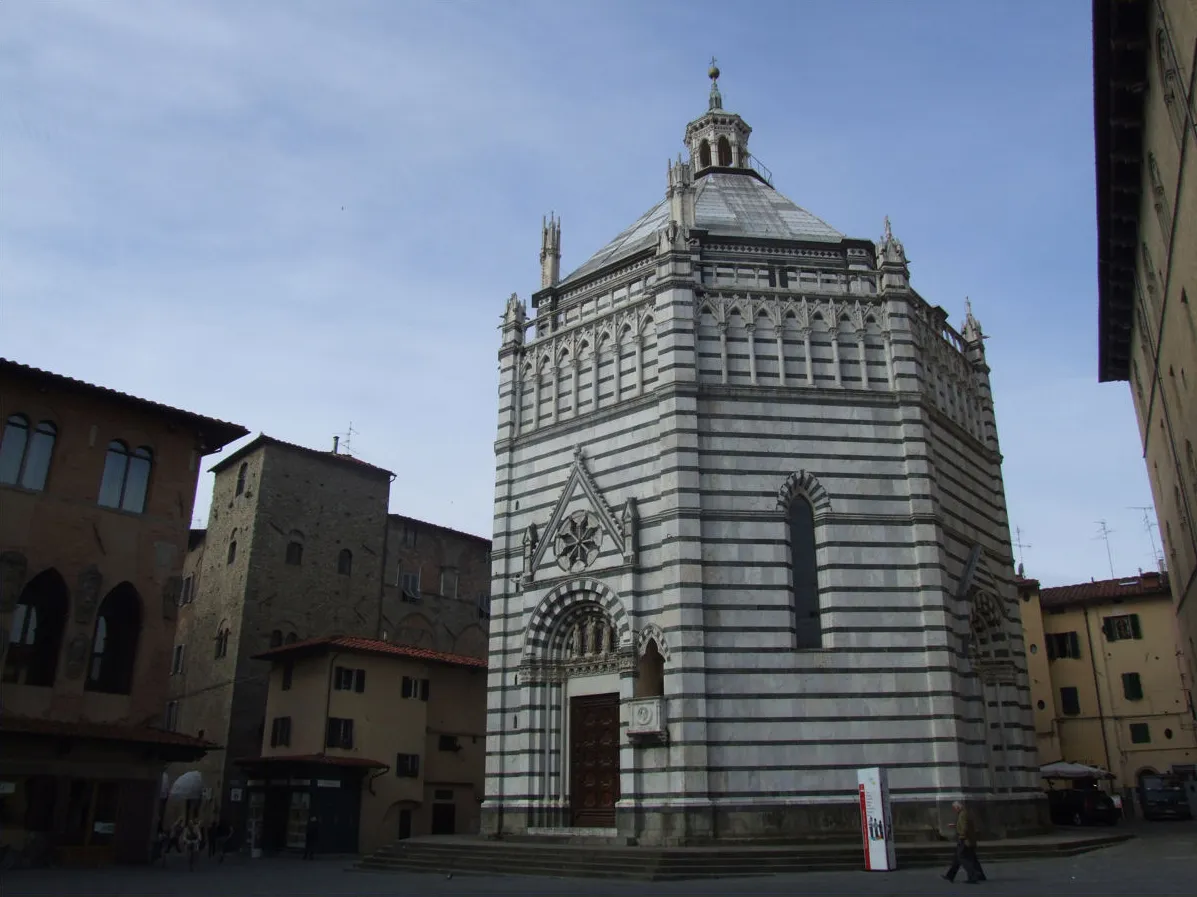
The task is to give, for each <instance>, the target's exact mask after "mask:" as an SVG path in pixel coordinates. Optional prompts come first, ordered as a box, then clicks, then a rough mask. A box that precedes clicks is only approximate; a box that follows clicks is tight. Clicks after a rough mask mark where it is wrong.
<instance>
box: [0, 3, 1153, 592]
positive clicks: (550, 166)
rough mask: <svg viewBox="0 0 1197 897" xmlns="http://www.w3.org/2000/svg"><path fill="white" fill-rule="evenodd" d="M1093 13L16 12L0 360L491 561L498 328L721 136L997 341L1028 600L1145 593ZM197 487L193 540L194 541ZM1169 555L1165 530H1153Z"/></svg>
mask: <svg viewBox="0 0 1197 897" xmlns="http://www.w3.org/2000/svg"><path fill="white" fill-rule="evenodd" d="M1089 15H1090V4H1089V3H1088V2H1084V0H1068V2H1063V0H1061V2H1053V3H1044V2H1042V0H1003V2H989V3H986V2H980V0H977V2H968V3H960V2H956V0H926V2H919V0H904V2H902V3H891V2H882V0H834V2H832V0H824V2H816V0H801V2H795V0H790V2H766V0H753V2H745V3H741V4H728V3H727V2H726V0H724V2H700V0H687V2H665V0H654V2H611V0H605V2H583V0H571V2H568V3H563V2H538V0H490V2H420V3H410V2H402V3H401V2H397V0H396V2H385V0H373V2H367V0H337V2H325V0H278V2H273V0H255V2H253V3H244V2H240V0H205V2H199V0H169V2H165V0H158V2H153V0H95V2H89V0H54V2H43V0H11V2H6V3H4V4H3V5H2V6H0V95H3V96H4V97H5V102H4V103H3V104H0V319H2V326H0V354H3V355H4V356H6V357H10V358H15V359H17V360H20V361H23V362H26V363H28V364H33V365H36V366H39V367H44V368H48V369H50V370H54V371H58V372H61V373H65V374H69V375H71V376H75V377H79V378H82V379H85V380H89V381H92V382H98V383H103V384H105V385H109V386H112V387H115V388H117V389H122V390H126V391H128V392H132V393H135V394H138V395H142V396H145V397H148V398H152V399H156V400H159V401H163V402H168V403H170V404H174V405H179V406H182V407H186V408H189V409H192V410H196V411H200V412H203V413H207V414H212V415H215V416H218V417H222V418H225V419H228V420H234V421H237V422H238V423H243V424H245V425H246V426H247V427H249V428H250V429H251V430H253V431H255V432H257V431H265V432H267V433H269V434H271V435H273V436H276V437H279V438H282V439H288V440H292V441H295V442H299V443H303V444H306V445H312V446H316V447H323V446H329V447H331V444H332V437H333V435H334V434H336V433H342V434H343V433H345V432H346V431H347V429H348V427H349V424H350V422H352V424H353V429H354V431H355V433H354V436H353V440H352V449H353V452H354V453H355V454H357V455H358V456H360V457H362V458H364V459H366V460H369V461H372V462H374V463H377V464H380V465H382V466H384V467H388V468H390V469H392V470H395V471H397V472H398V473H399V477H398V479H397V480H396V482H395V484H394V486H393V489H392V493H391V507H392V509H393V510H395V511H398V512H402V513H404V514H411V515H414V516H417V517H422V518H425V519H428V520H432V521H436V522H438V523H441V524H444V525H447V526H453V527H457V528H461V529H465V530H469V531H473V532H477V533H483V534H485V533H488V532H489V530H490V525H491V524H490V521H491V500H492V495H493V477H494V463H493V448H492V446H493V440H494V436H495V425H496V411H495V406H496V398H495V392H496V385H497V361H496V351H497V347H498V333H497V331H496V327H497V325H498V320H499V315H500V313H501V311H502V308H503V304H504V301H505V299H506V297H507V296H508V295H510V293H511V292H513V291H515V292H518V293H519V294H520V295H521V296H524V297H527V296H528V295H529V294H530V293H531V291H532V290H534V289H535V288H537V287H538V286H539V264H538V261H537V254H538V251H539V228H540V221H541V216H542V215H543V214H545V213H547V212H549V211H550V210H555V211H556V212H557V213H558V214H559V215H561V217H562V219H563V229H562V230H563V232H562V242H563V246H564V258H563V260H562V265H563V268H565V269H566V270H568V269H571V268H572V267H574V266H576V265H577V264H580V263H581V262H582V261H584V260H585V259H586V257H587V256H589V254H590V253H591V252H593V251H594V250H596V249H598V248H599V247H600V246H601V245H603V244H604V243H605V242H606V241H607V240H608V239H610V238H611V237H613V236H614V235H615V234H616V233H618V232H619V231H620V230H622V229H623V228H624V227H625V226H626V225H627V224H629V223H631V222H632V221H633V220H634V219H635V218H637V217H638V216H639V215H640V214H642V213H643V212H644V211H645V210H647V209H648V208H649V207H650V206H652V205H653V204H654V203H655V202H656V201H657V200H658V199H660V198H661V197H662V196H663V195H664V189H665V164H666V160H667V159H668V158H669V157H671V156H673V155H675V154H676V153H678V152H679V151H681V149H682V145H681V138H682V133H683V129H684V127H685V125H686V122H687V121H689V120H690V119H692V118H694V117H695V116H697V115H698V114H700V113H701V112H702V111H703V109H704V108H705V104H706V94H707V87H708V82H707V80H706V67H707V62H708V60H709V58H710V56H711V55H712V54H714V55H716V56H718V58H719V65H720V67H721V68H722V70H723V78H722V79H721V82H720V85H721V88H722V90H723V96H724V104H725V107H726V108H728V109H730V110H733V111H736V112H739V113H740V114H741V115H743V116H744V118H745V119H746V120H747V121H748V122H749V124H750V125H752V127H753V129H754V131H753V135H752V141H751V145H752V149H753V152H754V154H755V155H756V156H758V157H759V158H760V159H761V160H762V161H763V162H764V163H765V164H766V165H768V166H769V167H770V168H771V169H772V171H773V175H774V183H775V186H776V187H777V188H778V189H779V190H780V191H781V192H782V193H784V194H786V195H787V196H789V197H790V198H791V199H793V200H794V201H795V202H797V203H798V204H799V205H801V206H803V207H805V208H807V209H809V210H810V211H812V212H814V213H815V214H816V215H819V216H820V217H822V218H823V219H825V220H826V221H827V222H828V223H830V224H831V225H832V226H833V227H835V228H837V229H839V230H841V231H844V232H846V233H849V234H852V235H854V236H860V237H870V238H876V237H877V236H878V235H879V234H880V233H881V229H882V219H883V217H884V216H885V215H887V214H888V215H889V216H890V217H891V219H892V221H893V226H894V230H895V233H896V235H897V236H898V237H899V238H900V239H902V240H903V241H904V243H905V245H906V250H907V254H908V255H909V256H910V258H911V264H912V279H913V283H914V286H915V287H916V289H918V290H919V291H920V293H921V294H922V295H923V296H924V297H925V298H927V299H928V300H929V301H931V302H933V303H936V304H939V305H942V306H944V307H945V308H946V309H948V310H949V312H950V313H951V315H952V319H953V321H955V322H956V323H957V325H959V323H960V321H961V319H962V317H963V313H964V298H965V296H970V297H971V298H972V301H973V307H974V310H975V313H976V314H977V316H978V317H979V318H980V320H981V322H982V324H983V326H984V328H985V330H986V332H987V333H988V334H989V335H990V339H989V342H988V344H987V350H988V353H989V360H990V364H991V366H992V368H993V380H994V392H995V401H996V406H997V414H998V425H999V434H1000V438H1001V441H1002V450H1003V452H1004V454H1005V459H1006V462H1005V476H1006V489H1007V497H1008V501H1009V506H1010V516H1011V520H1012V523H1013V525H1015V526H1017V527H1019V528H1020V529H1021V530H1022V538H1023V541H1025V542H1027V543H1030V544H1031V546H1032V547H1031V548H1029V549H1027V550H1026V551H1025V553H1024V557H1025V560H1026V564H1027V572H1028V574H1030V575H1037V576H1039V577H1040V578H1041V580H1042V581H1043V582H1044V583H1045V584H1062V583H1067V582H1075V581H1081V580H1088V579H1090V578H1091V577H1096V578H1099V579H1100V578H1104V577H1106V576H1108V575H1109V564H1108V562H1107V558H1106V546H1105V543H1104V542H1103V541H1102V540H1100V539H1098V538H1096V534H1097V525H1096V521H1098V520H1100V519H1105V520H1106V521H1107V522H1108V525H1109V526H1110V528H1111V529H1112V530H1113V535H1112V536H1111V550H1112V553H1113V558H1114V565H1115V573H1116V574H1117V575H1120V576H1121V575H1125V574H1129V573H1134V572H1135V571H1136V570H1137V569H1138V568H1139V567H1143V568H1151V567H1153V561H1152V550H1151V544H1150V541H1149V537H1148V534H1147V532H1146V530H1145V529H1144V526H1143V519H1142V513H1141V512H1140V511H1135V510H1131V508H1133V507H1135V506H1142V505H1148V504H1150V503H1151V493H1150V487H1149V485H1148V483H1147V477H1146V472H1145V470H1144V465H1143V461H1142V453H1141V450H1140V444H1139V436H1138V431H1137V428H1136V423H1135V420H1134V413H1133V410H1132V405H1131V400H1130V394H1129V390H1128V389H1127V387H1126V384H1121V383H1120V384H1105V385H1099V384H1098V383H1097V378H1096V371H1097V362H1096V346H1097V340H1096V327H1097V306H1096V261H1095V253H1096V240H1095V225H1094V187H1093V177H1094V176H1093V136H1092V133H1093V132H1092V74H1091V49H1090V20H1089ZM210 488H211V483H210V478H208V477H205V478H204V479H203V480H202V481H201V483H200V493H199V498H198V501H197V507H196V515H197V520H199V521H203V520H206V519H207V506H208V495H209V491H210ZM1152 519H1153V520H1154V516H1153V517H1152ZM1156 542H1157V544H1158V536H1157V537H1156Z"/></svg>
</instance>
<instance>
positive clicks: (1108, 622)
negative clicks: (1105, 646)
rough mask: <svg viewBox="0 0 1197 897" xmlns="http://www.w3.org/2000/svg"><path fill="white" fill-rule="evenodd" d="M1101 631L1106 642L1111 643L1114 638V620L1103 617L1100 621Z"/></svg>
mask: <svg viewBox="0 0 1197 897" xmlns="http://www.w3.org/2000/svg"><path fill="white" fill-rule="evenodd" d="M1101 631H1102V632H1103V633H1104V634H1105V637H1106V641H1107V642H1112V641H1114V639H1115V638H1116V636H1115V634H1114V618H1113V617H1103V618H1102V621H1101Z"/></svg>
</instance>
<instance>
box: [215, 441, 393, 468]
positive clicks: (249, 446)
mask: <svg viewBox="0 0 1197 897" xmlns="http://www.w3.org/2000/svg"><path fill="white" fill-rule="evenodd" d="M264 445H273V446H276V447H277V448H284V449H288V450H290V451H293V452H299V453H300V454H303V455H308V456H310V457H313V458H323V459H325V460H328V461H339V462H342V463H345V464H354V465H356V466H358V467H360V468H362V469H363V470H367V471H370V472H371V473H376V474H381V475H384V476H386V477H393V476H394V475H395V474H393V473H392V472H391V471H389V470H387V469H386V468H385V467H378V466H377V465H374V464H370V463H369V462H368V461H363V460H361V459H360V458H355V457H353V456H352V455H347V454H345V453H344V452H323V451H321V450H320V449H314V448H308V447H307V446H306V445H296V444H295V443H293V442H284V441H283V440H282V439H275V438H274V437H273V436H267V435H266V434H265V433H259V434H258V435H257V437H255V438H254V439H252V440H250V441H249V442H247V443H245V445H243V446H241V448H239V449H237V451H235V452H233V453H231V454H229V455H227V456H225V457H223V458H221V459H220V460H219V461H218V462H216V463H215V464H213V465H212V466H211V467H209V468H208V470H209V472H216V471H221V470H224V469H225V468H226V467H228V466H229V465H230V464H235V463H236V462H237V461H240V460H241V459H242V458H244V457H245V456H246V455H248V454H250V452H254V451H257V449H258V448H260V447H261V446H264Z"/></svg>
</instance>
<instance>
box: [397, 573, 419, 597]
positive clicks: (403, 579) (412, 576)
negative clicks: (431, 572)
mask: <svg viewBox="0 0 1197 897" xmlns="http://www.w3.org/2000/svg"><path fill="white" fill-rule="evenodd" d="M399 582H400V584H401V586H402V588H403V595H402V598H403V600H404V601H410V602H411V603H412V604H419V603H420V571H419V570H417V571H415V572H414V573H402V574H400V576H399Z"/></svg>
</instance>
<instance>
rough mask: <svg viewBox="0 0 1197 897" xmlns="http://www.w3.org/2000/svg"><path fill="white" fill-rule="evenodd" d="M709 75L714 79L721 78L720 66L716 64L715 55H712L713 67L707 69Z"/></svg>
mask: <svg viewBox="0 0 1197 897" xmlns="http://www.w3.org/2000/svg"><path fill="white" fill-rule="evenodd" d="M707 77H709V78H710V79H711V80H712V81H718V80H719V66H718V65H716V64H715V57H714V56H712V57H711V67H710V68H709V69H708V70H707Z"/></svg>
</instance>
